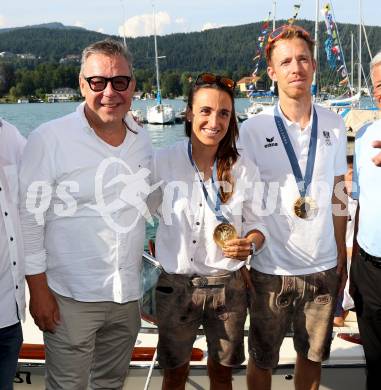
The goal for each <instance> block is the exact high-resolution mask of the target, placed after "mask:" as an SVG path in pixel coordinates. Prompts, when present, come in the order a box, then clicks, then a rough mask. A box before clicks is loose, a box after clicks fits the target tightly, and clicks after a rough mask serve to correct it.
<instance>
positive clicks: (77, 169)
mask: <svg viewBox="0 0 381 390" xmlns="http://www.w3.org/2000/svg"><path fill="white" fill-rule="evenodd" d="M125 121H126V123H127V125H128V127H129V129H131V130H132V131H131V130H127V133H126V137H125V140H124V142H123V144H122V145H121V146H120V147H117V148H113V147H112V146H111V145H109V144H107V143H105V142H104V141H102V140H101V139H100V138H99V137H98V136H97V135H96V134H95V132H94V131H93V130H92V129H91V127H90V126H89V123H88V122H87V120H86V117H85V115H84V103H83V104H81V105H79V106H78V108H77V110H76V112H74V113H72V114H69V115H66V116H64V117H62V118H59V119H56V120H53V121H50V122H48V123H45V124H43V125H41V126H40V127H39V128H37V129H36V130H35V131H34V132H33V133H32V134H31V135H30V137H29V139H28V143H27V145H26V148H25V152H24V156H23V159H22V164H21V171H20V194H21V196H22V198H21V207H20V215H21V223H22V228H23V234H24V241H25V252H26V274H27V275H33V274H39V273H42V272H46V275H47V279H48V284H49V287H50V288H51V289H52V290H54V291H55V292H57V293H58V294H61V295H63V296H66V297H71V298H73V299H75V300H78V301H84V302H98V301H113V302H118V303H124V302H128V301H131V300H136V299H138V298H139V297H140V295H141V293H140V286H139V273H140V269H141V260H142V252H143V246H144V234H145V219H144V218H143V217H142V215H147V210H146V207H147V206H146V203H145V198H146V197H147V196H148V194H149V192H150V185H149V182H150V180H149V179H150V178H149V174H150V171H149V169H150V164H151V155H152V146H151V141H150V138H149V135H148V133H147V132H146V130H144V129H143V128H141V127H139V126H138V125H137V124H136V123H135V121H134V120H133V119H132V117H131V116H129V115H127V116H126V117H125Z"/></svg>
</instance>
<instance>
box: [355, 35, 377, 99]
mask: <svg viewBox="0 0 381 390" xmlns="http://www.w3.org/2000/svg"><path fill="white" fill-rule="evenodd" d="M355 48H356V49H357V51H358V50H359V47H358V43H357V42H356V41H355ZM371 58H372V57H371ZM358 66H361V74H362V77H363V79H364V82H365V86H366V88H367V90H368V92H370V89H369V83H368V80H369V78H370V75H369V74H368V76H367V75H366V74H365V69H364V66H363V64H362V61H361V64H358ZM370 95H371V94H370ZM373 105H374V102H373Z"/></svg>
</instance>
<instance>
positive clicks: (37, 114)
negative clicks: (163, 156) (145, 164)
mask: <svg viewBox="0 0 381 390" xmlns="http://www.w3.org/2000/svg"><path fill="white" fill-rule="evenodd" d="M163 102H164V103H168V104H171V105H172V106H173V107H174V109H175V111H180V110H184V108H185V102H183V101H182V100H178V99H174V100H166V99H164V101H163ZM78 104H79V103H33V104H32V103H30V104H0V117H1V118H4V119H5V120H6V121H8V122H10V123H12V124H13V125H15V126H16V127H17V128H18V129H19V131H20V132H21V133H22V134H23V135H24V136H26V137H27V136H28V134H29V133H30V132H31V131H32V130H33V129H35V128H36V127H38V126H39V125H41V124H42V123H44V122H47V121H49V120H51V119H55V118H59V117H61V116H63V115H66V114H69V113H71V112H73V111H75V109H76V107H77V106H78ZM154 104H155V101H154V100H134V101H133V105H132V108H133V109H141V110H143V113H144V114H145V112H146V109H147V107H149V106H153V105H154ZM235 104H236V111H237V112H243V111H244V110H245V109H246V108H247V107H248V106H249V105H250V102H249V100H248V99H236V100H235ZM144 126H145V127H146V128H147V129H148V131H149V133H150V135H151V138H152V142H153V145H154V147H161V146H165V145H170V144H172V143H174V142H176V141H177V140H180V139H182V138H184V124H181V123H180V124H175V125H164V126H162V125H150V124H145V125H144Z"/></svg>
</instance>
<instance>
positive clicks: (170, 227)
mask: <svg viewBox="0 0 381 390" xmlns="http://www.w3.org/2000/svg"><path fill="white" fill-rule="evenodd" d="M187 148H188V139H186V140H183V141H179V142H177V143H176V144H174V145H171V146H169V147H166V148H163V149H160V150H158V151H155V153H154V158H153V174H152V180H153V182H154V183H161V185H160V187H159V189H158V190H157V191H156V192H155V193H154V194H152V195H153V196H150V203H151V207H152V208H154V209H156V208H157V206H158V205H160V207H159V209H158V216H159V227H158V229H157V233H156V258H157V260H158V261H159V262H160V263H161V265H162V266H163V268H164V269H165V271H166V272H168V273H177V274H187V275H193V274H198V275H217V274H221V273H226V271H235V270H237V269H239V268H240V267H242V266H243V265H244V264H245V263H244V262H243V261H237V260H234V259H230V258H226V257H224V255H223V253H222V251H221V249H220V248H219V247H218V246H217V245H216V243H215V242H214V240H213V231H214V228H215V227H216V226H217V225H218V224H219V223H220V222H219V221H218V220H217V219H216V216H215V214H214V212H213V211H212V210H211V208H210V207H209V205H208V203H207V201H206V199H205V196H204V194H203V191H202V186H201V184H200V181H199V177H198V175H197V174H196V172H195V169H194V167H193V166H192V164H191V162H190V160H189V157H188V151H187ZM232 176H233V177H234V181H235V184H234V192H233V196H232V197H231V198H230V199H229V201H228V202H226V203H224V204H222V205H221V211H222V213H223V215H224V216H225V218H227V219H228V221H229V222H230V223H232V224H233V225H234V227H235V228H236V230H237V233H238V235H239V236H240V237H244V236H245V234H246V233H248V232H249V231H250V230H253V229H257V230H259V231H261V232H262V233H263V234H264V236H265V237H267V230H266V228H265V226H264V224H263V222H262V220H261V219H260V218H258V217H257V216H256V215H255V212H254V210H255V209H257V208H258V207H256V205H255V203H258V202H260V199H257V198H254V197H253V188H254V184H255V182H257V181H258V180H259V175H258V172H257V169H256V168H255V166H254V164H253V163H251V162H250V161H248V160H245V158H244V157H240V158H238V160H237V162H236V163H235V164H234V166H233V169H232ZM205 186H206V188H207V191H208V194H209V196H210V197H212V203H213V205H215V204H216V194H215V192H214V191H213V188H212V183H211V179H209V180H208V181H206V182H205ZM262 248H263V247H262ZM262 248H261V249H260V250H262Z"/></svg>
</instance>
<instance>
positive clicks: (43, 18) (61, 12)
mask: <svg viewBox="0 0 381 390" xmlns="http://www.w3.org/2000/svg"><path fill="white" fill-rule="evenodd" d="M154 2H155V13H156V26H157V27H156V29H157V33H158V34H159V35H164V34H171V33H176V32H191V31H202V30H205V29H208V28H216V27H221V26H235V25H240V24H247V23H252V22H258V21H262V20H264V19H265V18H266V17H267V16H268V13H269V12H270V11H272V9H273V2H274V0H235V1H231V0H219V1H217V0H155V1H154ZM359 2H360V0H331V3H332V5H333V10H334V14H335V18H336V21H338V22H345V23H356V24H357V23H358V21H359ZM361 2H362V13H363V20H364V23H365V24H366V25H376V26H381V18H380V16H379V15H380V13H379V6H380V2H381V0H361ZM1 3H2V4H1ZM1 3H0V4H1V6H0V28H6V27H21V26H26V25H33V24H40V23H48V22H61V23H63V24H65V25H70V26H80V27H84V28H86V29H88V30H93V31H99V32H102V33H105V34H111V35H120V36H123V34H124V33H125V35H126V36H128V37H137V36H146V35H150V34H152V32H153V23H152V0H12V1H10V0H1ZM326 3H327V1H323V0H320V9H321V8H323V5H325V4H326ZM295 4H300V6H301V7H300V10H299V15H298V18H300V19H310V20H315V12H316V0H277V1H276V18H279V19H288V18H290V17H292V16H293V14H294V10H295V8H294V5H295ZM321 20H322V16H321Z"/></svg>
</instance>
